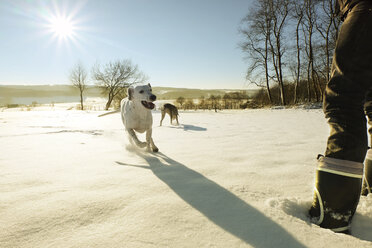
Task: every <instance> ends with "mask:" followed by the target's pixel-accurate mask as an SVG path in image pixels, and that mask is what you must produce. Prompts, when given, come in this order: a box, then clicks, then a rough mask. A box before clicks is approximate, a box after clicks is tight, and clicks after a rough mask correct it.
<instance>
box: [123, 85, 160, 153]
mask: <svg viewBox="0 0 372 248" xmlns="http://www.w3.org/2000/svg"><path fill="white" fill-rule="evenodd" d="M155 100H156V96H155V95H154V94H152V89H151V85H150V84H148V85H140V86H136V87H135V88H133V87H129V88H128V97H127V98H124V99H123V100H121V103H120V110H121V119H122V121H123V124H124V127H125V129H126V131H127V132H128V134H129V138H130V139H131V141H133V142H134V143H135V144H136V145H137V146H139V147H141V148H143V147H147V150H149V151H150V150H152V151H153V152H158V151H159V149H158V148H157V147H156V146H155V144H154V141H153V140H152V114H151V110H152V109H154V107H155V104H154V103H153V102H154V101H155ZM135 132H138V133H144V132H146V142H141V141H140V140H139V139H138V138H137V135H136V133H135Z"/></svg>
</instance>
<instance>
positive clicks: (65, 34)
mask: <svg viewBox="0 0 372 248" xmlns="http://www.w3.org/2000/svg"><path fill="white" fill-rule="evenodd" d="M49 27H50V30H51V31H52V33H53V34H54V35H55V36H57V37H58V38H60V39H71V38H72V37H73V35H74V29H75V27H74V24H73V23H72V22H71V20H70V19H69V18H66V17H54V18H52V19H51V20H50V23H49Z"/></svg>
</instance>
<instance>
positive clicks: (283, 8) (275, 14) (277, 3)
mask: <svg viewBox="0 0 372 248" xmlns="http://www.w3.org/2000/svg"><path fill="white" fill-rule="evenodd" d="M290 3H291V2H290V1H289V0H270V4H269V10H270V12H271V14H272V25H271V30H272V35H273V38H272V39H269V44H270V48H271V49H270V51H271V58H272V60H273V66H274V70H275V75H276V79H277V81H278V84H279V90H280V101H281V104H282V105H285V104H286V99H285V92H284V79H283V66H284V62H283V57H284V53H285V46H284V39H285V38H284V32H285V26H286V25H287V23H288V17H289V11H290V7H291V5H290Z"/></svg>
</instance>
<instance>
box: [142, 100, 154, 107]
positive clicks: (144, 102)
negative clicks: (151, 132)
mask: <svg viewBox="0 0 372 248" xmlns="http://www.w3.org/2000/svg"><path fill="white" fill-rule="evenodd" d="M141 103H142V105H143V106H144V107H145V108H147V109H154V108H155V104H153V103H152V102H146V101H141Z"/></svg>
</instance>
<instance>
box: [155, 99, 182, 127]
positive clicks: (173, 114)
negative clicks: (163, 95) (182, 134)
mask: <svg viewBox="0 0 372 248" xmlns="http://www.w3.org/2000/svg"><path fill="white" fill-rule="evenodd" d="M165 114H168V115H169V117H170V123H171V125H172V121H173V120H174V119H175V120H176V121H177V125H179V123H178V109H177V107H176V106H174V105H172V104H170V103H166V104H164V106H163V107H162V108H161V120H160V126H161V124H162V122H163V119H164V117H165Z"/></svg>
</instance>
